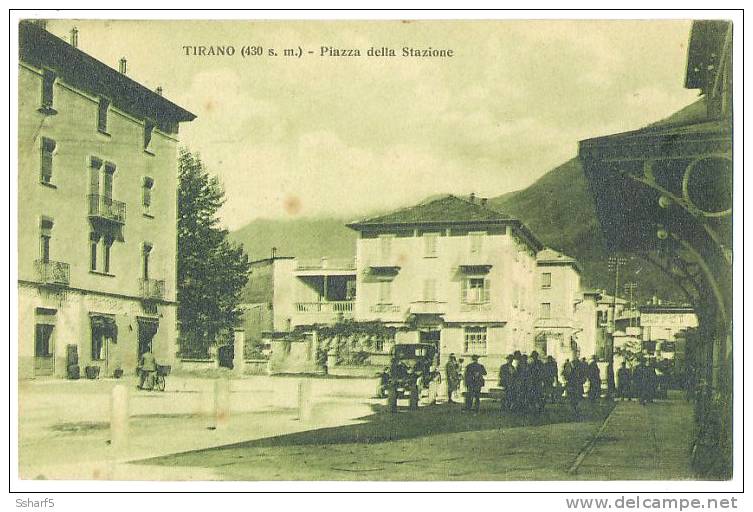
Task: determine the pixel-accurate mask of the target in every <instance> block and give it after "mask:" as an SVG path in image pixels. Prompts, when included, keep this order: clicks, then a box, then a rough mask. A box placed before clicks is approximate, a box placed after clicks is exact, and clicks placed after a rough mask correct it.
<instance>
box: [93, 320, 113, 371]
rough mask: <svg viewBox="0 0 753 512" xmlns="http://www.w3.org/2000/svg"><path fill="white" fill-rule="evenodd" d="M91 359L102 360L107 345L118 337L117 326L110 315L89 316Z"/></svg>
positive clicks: (105, 356) (105, 353)
mask: <svg viewBox="0 0 753 512" xmlns="http://www.w3.org/2000/svg"><path fill="white" fill-rule="evenodd" d="M90 318H91V340H92V345H91V348H92V351H91V359H92V361H104V360H105V359H106V358H107V346H108V345H109V344H110V342H115V341H116V340H117V339H118V327H117V325H116V323H115V318H114V317H113V316H111V315H98V314H97V315H92V316H91V317H90Z"/></svg>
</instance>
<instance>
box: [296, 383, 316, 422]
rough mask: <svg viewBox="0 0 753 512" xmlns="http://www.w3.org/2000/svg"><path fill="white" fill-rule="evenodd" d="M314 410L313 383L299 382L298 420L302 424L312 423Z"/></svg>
mask: <svg viewBox="0 0 753 512" xmlns="http://www.w3.org/2000/svg"><path fill="white" fill-rule="evenodd" d="M312 410H313V404H312V393H311V381H310V380H309V379H301V380H300V381H298V420H299V421H302V422H308V421H310V420H311V411H312Z"/></svg>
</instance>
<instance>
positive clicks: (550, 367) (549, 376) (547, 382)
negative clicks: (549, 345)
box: [544, 356, 559, 403]
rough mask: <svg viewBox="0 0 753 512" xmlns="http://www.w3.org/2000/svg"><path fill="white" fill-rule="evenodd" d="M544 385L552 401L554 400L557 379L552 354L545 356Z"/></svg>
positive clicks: (557, 383)
mask: <svg viewBox="0 0 753 512" xmlns="http://www.w3.org/2000/svg"><path fill="white" fill-rule="evenodd" d="M544 387H545V388H546V392H547V394H548V395H549V398H550V399H551V401H552V403H554V402H556V401H557V396H558V388H559V381H558V380H557V361H555V360H554V358H553V357H552V356H547V357H546V362H545V363H544Z"/></svg>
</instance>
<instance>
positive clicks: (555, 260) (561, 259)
mask: <svg viewBox="0 0 753 512" xmlns="http://www.w3.org/2000/svg"><path fill="white" fill-rule="evenodd" d="M536 263H537V264H544V265H572V266H573V267H575V269H576V270H577V271H578V272H581V268H580V264H579V263H578V260H576V259H575V258H572V257H570V256H568V255H566V254H562V253H561V252H557V251H555V250H554V249H552V248H549V247H547V248H545V249H544V250H542V251H539V253H538V254H536Z"/></svg>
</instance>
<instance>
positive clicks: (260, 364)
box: [243, 359, 269, 375]
mask: <svg viewBox="0 0 753 512" xmlns="http://www.w3.org/2000/svg"><path fill="white" fill-rule="evenodd" d="M243 374H244V375H268V374H269V360H268V359H246V360H244V361H243Z"/></svg>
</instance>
